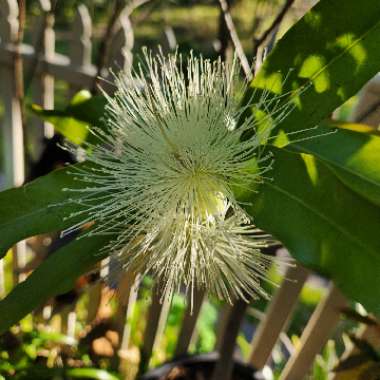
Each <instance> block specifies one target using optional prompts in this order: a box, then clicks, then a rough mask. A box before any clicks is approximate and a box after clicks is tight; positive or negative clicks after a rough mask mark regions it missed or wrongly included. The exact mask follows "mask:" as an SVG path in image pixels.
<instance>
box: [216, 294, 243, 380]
mask: <svg viewBox="0 0 380 380" xmlns="http://www.w3.org/2000/svg"><path fill="white" fill-rule="evenodd" d="M247 307H248V304H247V303H246V302H245V301H242V300H239V301H236V303H235V304H234V305H233V306H232V308H230V309H229V313H228V317H227V323H226V325H225V328H224V330H223V336H222V340H221V344H220V348H219V360H218V361H217V363H216V365H215V368H214V371H213V374H212V377H211V379H212V380H230V379H231V375H232V371H233V365H234V351H235V346H236V337H237V336H238V334H239V330H240V325H241V323H242V321H243V319H244V316H245V311H246V309H247Z"/></svg>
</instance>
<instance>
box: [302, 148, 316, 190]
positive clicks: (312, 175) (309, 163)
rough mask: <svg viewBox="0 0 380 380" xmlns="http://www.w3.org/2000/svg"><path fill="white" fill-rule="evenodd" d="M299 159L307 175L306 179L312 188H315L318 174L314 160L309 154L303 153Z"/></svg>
mask: <svg viewBox="0 0 380 380" xmlns="http://www.w3.org/2000/svg"><path fill="white" fill-rule="evenodd" d="M301 157H302V159H303V161H304V164H305V169H306V173H307V175H308V178H309V179H310V183H311V184H312V185H313V186H317V185H318V180H319V173H318V166H317V160H316V158H315V157H314V156H312V155H310V154H304V153H302V154H301Z"/></svg>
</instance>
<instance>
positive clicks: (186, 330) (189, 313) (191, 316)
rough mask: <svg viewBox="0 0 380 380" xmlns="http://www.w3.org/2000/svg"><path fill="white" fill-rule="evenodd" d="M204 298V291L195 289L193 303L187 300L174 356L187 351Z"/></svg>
mask: <svg viewBox="0 0 380 380" xmlns="http://www.w3.org/2000/svg"><path fill="white" fill-rule="evenodd" d="M190 297H191V296H190ZM204 298H205V293H204V292H201V291H196V292H195V294H194V305H191V300H189V301H188V305H187V308H186V311H185V315H184V318H183V321H182V327H181V331H180V333H179V338H178V342H177V346H176V349H175V356H181V355H184V354H186V353H187V350H188V348H189V345H190V342H191V338H192V337H193V334H194V330H195V325H196V323H197V320H198V316H199V313H200V311H201V308H202V305H203V301H204Z"/></svg>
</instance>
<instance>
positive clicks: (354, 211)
mask: <svg viewBox="0 0 380 380" xmlns="http://www.w3.org/2000/svg"><path fill="white" fill-rule="evenodd" d="M274 153H275V161H274V168H273V170H272V171H271V172H270V174H269V175H270V176H271V177H272V178H273V180H272V181H266V182H265V183H264V184H263V185H261V187H260V188H259V189H258V190H259V191H258V193H245V194H240V195H239V199H240V200H241V201H248V202H252V204H251V205H249V206H247V211H248V212H249V214H250V215H252V217H253V218H254V223H255V224H256V225H257V226H258V227H260V228H262V229H264V230H265V231H267V232H269V233H271V234H273V236H275V237H276V238H277V239H279V240H280V241H281V242H282V243H283V244H284V245H285V246H286V247H287V248H288V249H289V251H290V253H291V254H292V255H293V256H294V258H295V259H297V260H298V261H300V262H301V263H302V264H304V265H305V266H306V267H309V268H312V269H315V270H317V271H319V272H320V273H323V274H325V275H327V276H328V277H331V278H332V279H334V280H335V283H336V284H337V285H338V287H340V288H341V289H342V291H343V292H344V293H345V294H346V295H348V296H349V297H351V298H353V299H355V300H357V301H359V302H361V303H362V304H363V305H364V306H365V307H366V308H368V309H369V310H371V311H373V312H376V313H380V304H379V298H380V276H379V268H380V240H379V238H378V234H379V230H380V212H379V209H378V208H377V207H374V206H373V205H372V204H371V203H370V202H368V201H366V200H365V199H363V198H361V197H360V196H358V195H357V194H356V193H355V192H353V191H351V190H350V189H348V188H347V187H346V186H345V185H344V184H342V183H341V182H340V181H339V180H338V179H337V178H336V177H335V176H334V175H333V174H332V173H331V171H330V170H329V169H328V168H326V167H325V166H324V165H322V164H321V163H320V162H319V161H318V160H317V159H316V158H314V157H313V156H311V155H306V154H302V155H299V154H296V153H291V152H288V151H286V150H285V149H275V150H274Z"/></svg>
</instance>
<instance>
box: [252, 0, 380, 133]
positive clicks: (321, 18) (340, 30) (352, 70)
mask: <svg viewBox="0 0 380 380" xmlns="http://www.w3.org/2000/svg"><path fill="white" fill-rule="evenodd" d="M379 69H380V2H379V1H373V0H361V1H357V0H345V1H344V4H343V3H342V1H341V0H321V1H319V2H318V4H317V5H316V6H315V7H313V8H312V10H311V11H310V12H308V13H307V14H306V15H305V16H304V17H303V18H302V19H301V20H300V21H299V22H297V23H296V24H295V25H294V26H293V27H292V28H291V29H290V30H289V31H288V32H287V33H286V34H285V36H284V37H283V38H282V39H281V40H280V41H279V42H278V43H277V45H276V47H275V48H274V50H273V52H272V53H271V54H270V55H269V56H268V58H267V59H266V60H265V62H264V64H263V66H262V68H261V70H260V72H259V73H258V75H257V76H256V78H255V79H254V81H253V82H252V88H253V87H255V88H259V89H262V88H266V89H268V90H270V91H272V92H274V93H277V94H285V93H287V92H289V91H291V90H295V89H297V88H300V87H301V86H302V85H305V84H307V83H310V82H311V83H312V85H311V86H309V87H307V89H306V90H305V91H304V92H303V93H302V96H300V97H299V98H298V99H296V108H295V110H294V111H293V112H292V113H291V114H290V115H289V117H287V118H286V119H285V120H284V121H283V122H282V124H281V128H283V129H284V130H286V131H296V130H301V129H305V128H310V127H313V126H315V125H317V124H318V123H319V122H320V121H321V120H323V119H325V118H327V117H328V116H329V115H330V114H331V113H332V112H333V111H334V110H335V109H336V108H337V107H338V106H340V105H341V104H342V103H343V102H344V101H345V100H347V99H348V98H350V97H351V96H353V95H354V94H356V93H357V92H358V91H359V90H360V88H361V87H362V86H363V85H364V84H365V83H366V82H367V81H368V80H369V79H370V78H371V77H373V76H374V75H375V74H376V73H377V72H378V71H379ZM285 78H287V79H286V80H285Z"/></svg>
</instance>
